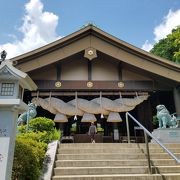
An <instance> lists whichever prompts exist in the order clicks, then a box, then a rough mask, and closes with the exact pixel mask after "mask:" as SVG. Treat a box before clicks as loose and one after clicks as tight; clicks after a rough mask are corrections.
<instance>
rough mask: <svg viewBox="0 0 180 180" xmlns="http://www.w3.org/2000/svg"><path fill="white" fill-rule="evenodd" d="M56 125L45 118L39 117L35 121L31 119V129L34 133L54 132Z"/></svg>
mask: <svg viewBox="0 0 180 180" xmlns="http://www.w3.org/2000/svg"><path fill="white" fill-rule="evenodd" d="M54 126H55V123H54V122H53V121H52V120H51V119H48V118H45V117H37V118H34V119H31V121H30V122H29V129H30V130H31V131H33V132H37V131H40V132H43V131H46V132H53V130H54Z"/></svg>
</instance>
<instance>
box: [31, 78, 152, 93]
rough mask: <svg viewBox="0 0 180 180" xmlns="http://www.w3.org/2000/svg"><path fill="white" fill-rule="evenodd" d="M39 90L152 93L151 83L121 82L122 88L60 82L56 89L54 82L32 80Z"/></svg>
mask: <svg viewBox="0 0 180 180" xmlns="http://www.w3.org/2000/svg"><path fill="white" fill-rule="evenodd" d="M34 81H35V83H36V84H37V86H38V89H39V90H48V91H49V90H58V91H63V90H66V91H70V90H71V91H74V90H77V91H78V90H87V91H94V90H98V91H99V90H105V91H107V90H111V91H116V90H118V91H153V90H154V87H153V81H146V80H145V81H123V82H124V87H123V88H120V87H118V82H119V81H92V82H93V86H92V87H87V82H88V81H62V80H61V87H56V86H55V83H56V81H55V80H34Z"/></svg>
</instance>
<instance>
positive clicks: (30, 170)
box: [12, 137, 45, 180]
mask: <svg viewBox="0 0 180 180" xmlns="http://www.w3.org/2000/svg"><path fill="white" fill-rule="evenodd" d="M44 157H45V144H44V143H41V142H37V141H34V140H32V139H26V138H22V137H18V138H16V145H15V153H14V162H13V173H12V179H13V180H32V179H33V180H36V179H38V177H39V175H40V172H41V171H40V170H41V168H42V164H43V159H44Z"/></svg>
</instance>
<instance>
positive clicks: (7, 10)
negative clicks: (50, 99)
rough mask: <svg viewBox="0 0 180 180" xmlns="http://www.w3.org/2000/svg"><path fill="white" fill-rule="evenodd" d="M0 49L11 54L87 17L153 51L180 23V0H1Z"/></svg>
mask: <svg viewBox="0 0 180 180" xmlns="http://www.w3.org/2000/svg"><path fill="white" fill-rule="evenodd" d="M0 22H1V28H0V50H2V49H5V50H6V51H7V52H8V55H9V56H8V57H9V58H10V57H13V56H16V55H19V54H22V53H25V52H28V51H31V50H33V49H35V48H37V47H40V46H43V45H45V44H47V43H49V42H52V41H54V40H56V39H58V38H61V37H63V36H66V35H68V34H70V33H72V32H74V31H77V30H78V29H80V28H81V27H82V26H83V25H85V24H87V23H88V22H93V23H95V24H96V25H97V26H98V27H99V28H101V29H103V30H104V31H106V32H108V33H110V34H112V35H114V36H116V37H117V38H119V39H122V40H124V41H126V42H128V43H130V44H133V45H135V46H137V47H139V48H143V49H145V50H149V49H150V48H151V47H152V46H153V44H154V43H155V42H158V40H159V39H161V38H163V37H165V36H166V35H167V34H168V33H170V32H171V30H172V28H174V27H175V26H177V25H178V24H179V25H180V0H13V1H12V0H1V6H0Z"/></svg>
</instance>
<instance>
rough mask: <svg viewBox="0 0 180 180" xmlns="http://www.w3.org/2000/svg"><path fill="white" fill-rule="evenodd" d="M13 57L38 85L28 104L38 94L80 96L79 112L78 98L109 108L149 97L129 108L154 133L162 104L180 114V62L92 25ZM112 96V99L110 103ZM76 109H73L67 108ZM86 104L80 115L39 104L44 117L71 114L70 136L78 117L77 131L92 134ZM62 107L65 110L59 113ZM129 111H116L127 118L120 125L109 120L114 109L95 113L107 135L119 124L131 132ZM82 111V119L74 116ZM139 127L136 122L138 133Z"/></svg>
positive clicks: (66, 128)
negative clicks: (127, 124) (154, 120)
mask: <svg viewBox="0 0 180 180" xmlns="http://www.w3.org/2000/svg"><path fill="white" fill-rule="evenodd" d="M12 61H13V62H14V64H16V67H17V68H18V69H20V70H21V71H24V72H26V73H28V75H29V76H30V77H31V78H32V79H33V80H34V81H35V83H36V84H37V86H38V90H37V91H36V92H29V91H26V92H25V96H24V100H25V101H26V102H28V101H31V100H32V99H33V98H36V99H38V98H42V99H47V100H48V98H49V100H53V99H54V98H57V99H60V100H62V101H63V102H64V103H67V104H68V102H70V101H72V100H75V101H73V102H71V105H72V106H74V107H73V108H75V111H76V110H77V109H78V108H79V107H80V106H79V104H78V102H79V101H78V100H77V99H78V98H80V99H83V100H86V101H88V102H91V105H89V108H88V105H86V108H87V109H90V108H91V106H93V105H92V103H95V100H93V99H96V103H99V105H100V108H101V109H103V108H105V107H107V108H108V105H107V104H108V103H110V104H111V102H112V103H113V102H119V101H116V99H120V98H122V99H123V98H125V99H133V98H138V97H140V96H146V97H147V99H146V100H143V101H142V102H141V103H139V104H137V105H136V106H135V107H134V108H133V109H131V108H130V109H127V111H130V113H131V114H132V115H133V116H135V117H136V118H137V119H138V120H139V121H140V122H141V123H142V124H143V125H145V126H146V127H147V128H148V129H149V130H150V131H151V130H152V129H153V124H152V118H153V115H155V114H156V106H157V105H158V104H164V105H165V106H166V107H167V109H168V110H169V111H170V112H171V113H174V112H177V113H178V114H179V115H180V65H178V64H175V63H173V62H170V61H167V60H165V59H163V58H160V57H157V56H155V55H152V54H150V53H148V52H146V51H143V50H141V49H139V48H136V47H134V46H132V45H130V44H128V43H126V42H124V41H121V40H119V39H117V38H116V37H114V36H112V35H110V34H108V33H106V32H104V31H102V30H101V29H99V28H97V27H94V26H92V25H89V26H87V27H84V28H82V29H80V30H79V31H77V32H74V33H72V34H70V35H68V36H66V37H64V38H62V39H60V40H57V41H55V42H53V43H50V44H48V45H46V46H44V47H41V48H39V49H36V50H34V51H31V52H29V53H26V54H23V55H21V56H18V57H15V58H13V59H12ZM98 98H99V99H98ZM103 98H104V99H103ZM107 99H108V100H110V101H107V104H106V100H107ZM102 101H103V102H102ZM49 102H50V101H49ZM63 102H61V103H63ZM88 102H87V104H88ZM44 103H45V102H44ZM58 103H60V102H58ZM73 103H74V104H73ZM103 103H104V104H103ZM121 104H122V103H121ZM61 105H62V104H61ZM68 105H69V104H68ZM117 105H118V103H116V106H117ZM123 105H124V104H123ZM50 106H51V107H50ZM65 106H66V105H64V109H66V107H65ZM113 106H114V105H112V110H111V107H110V110H109V109H106V108H105V110H108V111H109V112H111V111H112V112H113V108H115V109H116V107H113ZM70 107H71V106H69V107H67V111H68V108H70ZM94 107H95V105H94ZM73 108H72V109H73ZM84 108H85V107H82V109H83V110H82V109H80V111H83V112H78V113H79V114H78V113H76V112H75V113H74V114H73V112H72V113H71V112H67V114H66V111H63V110H62V109H63V106H62V107H61V109H60V107H59V109H58V108H57V107H56V106H54V109H53V106H52V104H51V102H50V103H49V109H48V108H47V106H46V107H45V105H44V106H43V105H42V106H40V107H39V108H38V115H39V116H46V117H49V118H52V119H54V118H55V115H56V114H59V113H60V114H63V115H66V118H67V119H68V122H66V123H62V124H66V125H64V127H63V128H64V133H65V134H66V135H69V133H70V128H71V125H72V124H73V123H74V121H77V122H78V129H77V133H86V132H87V128H88V127H87V125H86V124H85V123H81V119H82V117H83V114H84V113H85V110H86V109H85V110H84ZM117 108H118V107H117ZM92 109H93V107H92ZM95 109H96V108H95ZM61 110H62V112H63V113H62V112H59V111H61ZM78 110H79V109H78ZM69 111H71V110H69ZM88 111H90V110H87V112H86V113H89V112H88ZM93 111H95V110H92V112H93ZM125 111H126V109H125V110H124V111H123V110H122V111H121V110H117V109H116V110H115V112H118V113H120V115H121V119H122V122H114V123H113V122H107V118H108V115H109V113H105V112H104V113H101V112H99V113H98V112H96V113H94V115H95V118H96V120H97V122H98V123H99V124H101V126H102V127H103V128H104V135H107V136H108V135H110V134H111V133H112V131H113V129H114V128H118V129H119V133H120V135H126V128H125ZM92 114H93V113H92ZM102 114H103V115H104V117H103V118H102ZM76 115H77V120H76V117H75V118H74V116H76ZM58 124H59V123H58ZM134 126H135V124H133V123H132V124H131V123H130V129H131V131H132V132H133V128H134Z"/></svg>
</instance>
